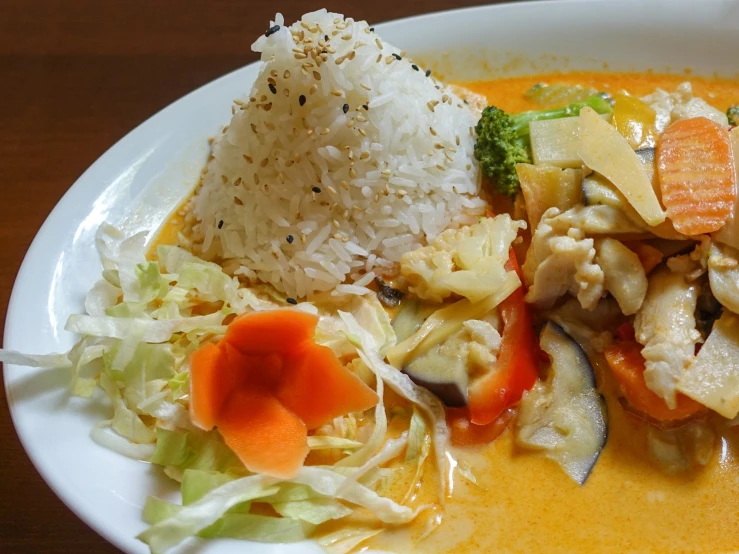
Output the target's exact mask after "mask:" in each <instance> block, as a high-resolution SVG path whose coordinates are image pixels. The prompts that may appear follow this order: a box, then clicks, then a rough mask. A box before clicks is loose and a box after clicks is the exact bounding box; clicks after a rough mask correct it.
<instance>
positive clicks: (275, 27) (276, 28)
mask: <svg viewBox="0 0 739 554" xmlns="http://www.w3.org/2000/svg"><path fill="white" fill-rule="evenodd" d="M279 30H280V26H279V25H272V27H270V28H269V29H267V32H266V33H264V36H265V37H268V36H270V35H274V34H275V33H276V32H277V31H279Z"/></svg>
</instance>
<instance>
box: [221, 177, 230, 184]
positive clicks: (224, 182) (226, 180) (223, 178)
mask: <svg viewBox="0 0 739 554" xmlns="http://www.w3.org/2000/svg"><path fill="white" fill-rule="evenodd" d="M221 181H223V184H224V185H225V184H226V183H228V177H226V176H225V175H221Z"/></svg>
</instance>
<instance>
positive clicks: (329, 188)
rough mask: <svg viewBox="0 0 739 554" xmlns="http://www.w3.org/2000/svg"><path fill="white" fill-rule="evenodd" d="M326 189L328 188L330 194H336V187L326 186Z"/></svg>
mask: <svg viewBox="0 0 739 554" xmlns="http://www.w3.org/2000/svg"><path fill="white" fill-rule="evenodd" d="M326 190H328V191H329V192H330V193H331V194H336V189H335V188H334V187H331V186H328V187H326Z"/></svg>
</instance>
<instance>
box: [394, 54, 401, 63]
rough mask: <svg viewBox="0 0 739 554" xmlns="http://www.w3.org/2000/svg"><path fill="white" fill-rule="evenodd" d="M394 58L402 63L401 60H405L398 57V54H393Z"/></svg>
mask: <svg viewBox="0 0 739 554" xmlns="http://www.w3.org/2000/svg"><path fill="white" fill-rule="evenodd" d="M393 57H394V58H395V59H396V60H398V61H400V60H402V59H403V58H401V57H400V55H398V54H393Z"/></svg>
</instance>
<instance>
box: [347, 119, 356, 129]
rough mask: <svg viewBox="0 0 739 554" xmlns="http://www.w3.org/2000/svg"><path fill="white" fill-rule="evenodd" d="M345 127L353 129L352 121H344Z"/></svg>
mask: <svg viewBox="0 0 739 554" xmlns="http://www.w3.org/2000/svg"><path fill="white" fill-rule="evenodd" d="M346 127H347V128H348V129H351V128H352V127H354V120H353V119H347V120H346Z"/></svg>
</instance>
